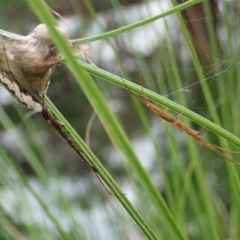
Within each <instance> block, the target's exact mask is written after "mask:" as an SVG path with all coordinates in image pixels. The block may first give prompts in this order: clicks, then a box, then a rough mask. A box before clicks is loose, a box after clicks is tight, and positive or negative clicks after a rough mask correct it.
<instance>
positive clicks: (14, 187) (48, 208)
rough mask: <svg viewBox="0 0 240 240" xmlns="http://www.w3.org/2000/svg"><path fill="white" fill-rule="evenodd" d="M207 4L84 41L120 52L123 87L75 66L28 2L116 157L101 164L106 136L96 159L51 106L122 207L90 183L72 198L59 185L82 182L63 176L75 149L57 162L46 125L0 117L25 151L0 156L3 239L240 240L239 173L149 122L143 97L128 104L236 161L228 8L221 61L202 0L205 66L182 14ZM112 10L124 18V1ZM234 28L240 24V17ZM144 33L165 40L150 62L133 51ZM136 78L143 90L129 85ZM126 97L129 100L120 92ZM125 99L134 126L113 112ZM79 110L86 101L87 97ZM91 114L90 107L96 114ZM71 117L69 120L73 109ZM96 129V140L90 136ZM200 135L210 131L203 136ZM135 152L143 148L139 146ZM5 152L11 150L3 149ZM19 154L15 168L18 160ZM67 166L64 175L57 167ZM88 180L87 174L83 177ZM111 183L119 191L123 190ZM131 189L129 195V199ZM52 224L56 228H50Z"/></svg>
mask: <svg viewBox="0 0 240 240" xmlns="http://www.w3.org/2000/svg"><path fill="white" fill-rule="evenodd" d="M69 2H71V1H69ZM87 2H88V3H87V4H86V6H85V7H86V9H87V10H88V11H89V12H90V13H91V14H92V18H93V19H94V22H96V23H98V24H99V25H98V27H99V28H100V29H103V26H102V25H101V24H100V19H99V18H98V14H97V13H96V12H95V10H94V6H92V5H91V3H90V2H89V1H87ZM199 2H200V1H194V0H193V1H188V2H186V3H184V4H182V5H179V6H177V4H176V2H175V1H174V0H173V1H172V4H173V7H172V8H171V9H169V10H167V11H163V12H162V13H161V14H158V15H156V16H154V17H149V18H146V19H145V20H141V21H138V22H137V23H132V24H127V23H124V19H121V20H122V22H121V23H122V26H121V27H119V28H117V27H116V30H114V31H107V30H104V33H103V34H99V35H96V36H92V37H86V38H84V39H81V40H80V41H84V40H85V41H86V40H87V41H92V46H93V45H94V44H95V43H97V41H102V42H101V43H102V45H104V44H106V43H107V46H108V47H109V48H111V49H112V50H113V51H114V53H115V63H114V65H116V66H117V72H118V74H117V75H120V77H119V76H116V75H115V74H112V73H111V69H110V70H108V71H107V70H106V71H105V70H103V69H101V68H97V67H93V66H91V65H89V64H86V63H84V62H82V61H79V60H78V59H76V57H75V56H74V55H73V54H72V52H71V50H70V49H69V47H68V46H67V44H66V43H65V42H64V41H63V40H62V39H61V36H59V34H58V33H57V31H56V30H55V28H54V25H56V22H55V19H54V17H53V16H52V14H51V12H50V11H49V9H48V8H47V7H46V5H44V3H43V2H42V1H40V0H38V1H31V0H26V3H27V5H28V6H29V7H30V9H31V10H32V12H33V13H34V14H35V15H36V16H37V17H38V18H39V20H40V21H41V22H45V23H46V24H47V25H48V27H49V30H50V33H51V36H52V39H53V41H54V42H55V44H56V46H57V47H58V49H59V51H60V52H61V53H62V54H63V55H64V57H65V61H66V63H67V66H68V67H69V69H70V71H71V72H72V74H73V76H74V79H75V80H76V82H77V85H76V88H78V87H80V88H81V89H82V91H83V93H84V95H85V96H86V98H87V100H88V102H89V103H90V104H91V106H92V108H93V109H94V111H95V112H96V114H97V116H98V119H99V122H98V123H97V122H96V121H95V124H99V125H100V123H101V125H102V126H103V129H104V134H105V135H107V138H108V140H109V141H110V142H111V144H112V145H110V146H111V147H112V146H114V148H115V149H116V151H115V150H112V151H114V157H113V154H112V155H111V154H110V151H109V152H108V154H105V155H104V154H94V153H93V152H96V151H101V148H100V147H102V146H105V147H106V145H104V143H103V142H105V141H107V140H105V139H106V138H105V136H104V137H103V136H102V135H100V136H97V135H96V136H95V137H96V140H95V139H92V138H93V134H92V136H91V141H92V142H96V145H99V146H100V147H99V148H97V147H96V146H94V144H91V145H93V147H88V146H87V145H86V144H85V142H84V141H83V140H82V139H81V138H80V137H79V135H78V134H77V133H76V131H75V130H74V126H73V125H74V124H72V123H71V120H70V119H68V117H69V116H68V114H65V116H66V119H67V120H66V119H65V118H64V117H63V116H62V114H61V113H60V112H61V111H59V110H58V109H57V108H56V106H55V105H54V104H53V103H52V102H51V101H50V100H49V99H48V98H47V100H46V103H47V105H48V106H49V107H50V108H51V110H52V111H53V112H54V113H55V115H56V116H57V118H58V119H59V120H60V121H61V122H62V123H64V125H65V126H66V128H67V131H68V132H69V134H70V135H71V136H72V138H74V140H75V142H76V143H77V144H78V146H79V148H80V149H81V150H82V151H83V152H84V154H85V156H86V157H87V160H88V162H89V163H90V164H91V165H92V166H94V168H95V169H97V171H98V173H99V177H100V178H101V179H102V182H103V184H104V186H106V188H107V189H109V190H110V191H111V193H112V194H113V195H114V196H110V194H109V193H106V195H104V192H105V190H103V191H99V185H98V184H96V182H94V183H93V184H91V186H90V184H89V181H91V180H90V179H91V175H90V174H89V173H87V174H86V176H83V178H82V180H81V181H82V183H83V184H82V185H81V186H85V185H86V188H87V189H85V190H80V189H79V187H76V188H74V184H73V183H71V185H69V186H71V188H72V189H69V191H70V195H71V196H70V197H69V196H68V195H67V194H66V189H64V187H63V186H61V183H62V182H63V180H64V179H65V180H66V181H73V182H74V181H75V180H76V179H78V180H79V175H80V171H78V170H76V172H74V171H70V172H67V171H66V172H65V171H64V168H66V166H68V165H71V164H73V163H72V156H71V153H69V152H70V150H69V151H68V150H67V151H68V152H67V153H66V157H65V158H63V159H59V158H58V157H59V156H61V154H62V150H63V149H68V146H66V145H64V144H63V143H62V145H61V147H58V148H53V149H52V150H50V151H49V148H50V146H52V144H51V142H48V141H47V139H46V140H45V141H46V143H45V142H44V143H43V142H42V140H38V134H39V133H40V130H39V126H41V128H43V129H44V130H45V132H48V133H49V134H50V135H51V134H54V133H53V131H52V130H51V128H50V127H49V126H47V125H44V123H42V122H41V120H40V119H39V118H38V117H39V116H34V117H32V118H31V119H27V120H25V119H24V115H23V111H21V110H18V106H16V109H17V111H15V112H14V113H15V115H16V114H17V115H18V116H19V119H21V120H22V121H23V122H24V123H25V124H24V128H23V129H22V128H17V127H15V123H14V122H12V121H11V120H10V118H9V116H8V114H9V115H11V117H12V116H13V115H14V114H11V112H10V113H9V112H8V111H7V110H6V109H3V108H0V122H1V125H2V126H3V127H4V128H5V129H6V131H7V134H8V135H9V136H11V139H13V141H14V143H15V145H16V148H17V150H16V149H14V150H10V151H9V152H8V153H6V151H4V150H3V149H0V165H1V168H0V169H1V178H0V183H1V188H2V189H1V191H2V193H3V196H4V193H5V196H4V197H3V199H2V201H1V202H0V203H1V206H2V207H1V212H0V213H1V215H0V226H1V230H2V231H1V233H0V234H1V237H2V238H3V239H25V238H26V239H107V238H108V239H113V238H114V239H136V236H137V239H142V238H144V236H146V238H148V239H216V240H217V239H227V238H233V239H239V238H240V230H239V228H238V222H239V218H240V209H239V204H238V203H239V196H240V189H239V174H238V173H239V170H238V167H237V166H235V165H233V164H232V163H229V162H226V161H225V160H224V159H223V158H222V157H220V156H218V155H216V154H215V153H214V152H212V151H210V150H209V149H207V148H205V147H203V146H202V145H201V144H200V143H198V142H197V141H196V140H194V139H192V138H190V137H189V136H186V135H184V133H180V132H179V131H178V130H177V129H176V127H175V126H173V125H171V124H169V123H167V122H162V121H159V117H158V116H155V115H154V114H153V113H152V112H150V111H147V110H146V109H145V106H143V105H142V104H141V103H140V102H139V101H138V100H137V99H136V98H134V97H133V98H132V99H131V98H130V96H131V94H129V90H130V91H131V92H133V93H135V94H138V95H142V94H143V93H144V95H145V96H146V97H147V98H148V99H149V100H151V101H153V102H154V103H156V105H158V106H159V107H160V108H164V109H165V108H168V109H167V111H169V112H171V111H172V112H175V113H177V114H178V115H177V114H176V116H177V117H178V118H179V119H181V121H183V122H184V123H185V124H186V125H187V126H188V127H189V128H193V129H196V131H199V132H201V135H202V136H204V138H205V139H207V140H208V141H210V142H213V143H214V144H216V145H220V146H221V147H223V148H225V149H229V150H236V149H235V148H234V147H235V146H233V144H235V145H236V146H240V139H239V138H238V137H237V136H236V135H237V133H238V132H239V131H238V130H239V129H238V128H239V127H238V126H239V124H238V119H239V108H238V99H237V97H236V96H238V92H239V90H238V82H237V79H238V77H239V70H238V68H237V67H238V65H237V63H238V62H239V61H238V59H237V55H236V52H237V50H238V49H239V45H238V43H236V42H235V45H234V46H233V40H232V38H231V36H234V37H235V38H236V39H238V38H239V32H237V30H236V29H239V28H237V27H236V26H233V25H232V24H231V22H230V21H229V18H228V17H227V16H228V13H229V12H228V11H230V10H229V8H230V6H229V5H228V4H227V3H225V6H224V7H225V8H224V9H226V10H225V11H226V12H223V13H222V15H221V21H222V26H221V28H222V29H221V30H222V31H225V32H226V33H227V34H226V35H225V36H226V39H225V40H222V43H220V46H221V44H223V43H227V44H226V45H225V46H226V47H224V48H222V53H221V54H220V52H219V48H217V46H218V44H219V43H218V37H217V36H216V34H215V31H214V26H213V25H214V23H213V19H212V16H211V13H210V12H209V8H210V5H209V1H203V6H204V7H203V9H204V13H205V20H206V23H207V31H208V32H209V42H210V45H211V49H212V52H211V53H210V52H209V55H205V56H203V59H204V57H206V59H205V60H202V59H201V60H200V57H199V54H198V52H197V51H196V49H195V46H194V44H193V41H192V38H191V36H190V34H189V32H188V30H187V28H186V26H185V23H184V21H183V19H182V15H180V12H179V11H180V10H183V9H186V8H189V7H190V6H192V5H195V4H196V3H199ZM112 4H113V3H112ZM149 4H150V2H147V1H146V2H145V3H144V5H142V6H144V9H147V10H149V16H153V14H152V13H151V9H152V8H150V7H149V6H150V5H149ZM113 6H114V8H115V9H114V10H115V11H116V12H119V13H121V11H123V10H124V9H123V7H121V5H120V4H119V2H117V1H115V3H114V4H113ZM236 7H237V5H236ZM170 16H176V17H177V19H178V23H179V28H180V29H181V30H180V31H179V32H178V33H177V34H176V36H179V40H181V43H178V45H176V42H175V41H174V39H173V37H172V36H173V35H172V34H173V33H172V32H171V31H172V28H171V25H170V23H169V22H168V21H167V17H170ZM235 17H236V18H238V19H239V15H235ZM157 20H158V21H159V20H161V21H163V26H164V37H162V35H160V33H159V31H158V28H159V26H160V23H159V22H158V21H157ZM124 24H125V25H124ZM145 24H147V25H145ZM235 24H238V22H237V21H236V22H235ZM146 26H148V27H149V28H153V29H154V30H155V34H156V36H155V39H157V44H156V46H155V49H154V51H151V52H150V54H149V55H148V54H146V51H145V50H146V49H147V47H148V46H145V49H144V50H143V51H140V50H139V49H138V48H134V43H133V44H131V41H133V39H134V33H135V32H134V31H135V30H136V28H138V29H141V28H142V29H143V31H144V30H148V29H147V28H144V27H146ZM161 26H162V25H161ZM176 31H177V30H176ZM120 33H121V35H120V36H121V37H122V38H123V39H124V40H125V41H124V42H125V43H126V45H125V46H124V47H122V46H121V45H120V46H118V41H120V39H118V35H119V34H120ZM143 36H144V37H145V38H146V39H144V40H145V41H144V42H145V44H146V43H148V35H147V34H146V35H144V34H141V36H139V39H140V38H141V37H143ZM161 38H163V39H161ZM220 39H221V38H220ZM139 44H140V43H139ZM100 46H101V44H100ZM129 49H130V51H129ZM100 50H101V49H99V54H101V51H100ZM121 51H122V52H121ZM124 53H128V54H130V53H131V59H130V60H129V59H128V57H129V56H128V54H125V55H124ZM93 55H94V53H93ZM207 57H209V58H211V63H209V64H207V67H206V68H205V67H204V66H203V61H206V62H207V61H208V60H207ZM103 58H104V57H103ZM183 59H187V60H183ZM93 61H94V57H93ZM127 61H129V62H130V65H131V66H134V65H135V66H136V67H135V69H131V68H129V67H128V65H127V64H126V62H127ZM132 61H134V63H133V62H132ZM206 62H204V63H206ZM97 65H98V64H97ZM133 68H134V67H133ZM139 71H140V72H141V75H142V77H143V80H144V86H146V87H147V88H149V89H152V90H148V89H146V88H143V87H142V86H141V85H140V84H139V76H138V72H139ZM121 76H123V77H121ZM133 78H134V81H135V82H136V83H137V84H135V83H133V82H131V81H130V79H133ZM102 80H105V82H104V81H102ZM126 86H127V87H126ZM121 88H123V89H126V88H128V90H124V91H123V90H122V89H121ZM50 89H51V86H50ZM185 90H186V91H185ZM120 93H121V94H122V97H121V99H120V102H121V106H124V107H127V108H128V116H129V117H128V116H127V117H124V116H123V114H121V112H116V111H115V109H114V108H111V105H110V104H109V103H110V102H111V101H113V100H115V101H116V95H117V96H118V94H119V95H120ZM63 94H64V92H63ZM164 96H166V97H164ZM131 100H133V101H131ZM77 101H79V102H80V103H82V102H83V101H82V100H80V98H79V100H78V99H77ZM118 101H119V99H118ZM194 101H195V102H196V105H194V103H193V102H194ZM56 105H57V104H56ZM70 106H71V105H70ZM86 106H87V107H86V108H90V106H89V105H86ZM79 108H80V106H79ZM199 109H201V110H202V111H201V110H199ZM63 111H66V107H65V109H63ZM173 114H174V113H173ZM75 118H76V117H75ZM209 119H210V120H209ZM15 121H17V120H15ZM77 124H79V121H77ZM136 126H137V127H136ZM135 127H136V128H137V129H142V130H141V133H139V134H137V137H133V136H132V135H131V134H133V133H134V131H133V132H132V129H134V128H135ZM92 129H93V130H92V131H93V132H94V126H93V127H92ZM159 129H160V130H159ZM204 129H205V130H208V131H205V132H203V131H204ZM98 133H99V132H98ZM23 136H24V138H23ZM56 139H58V138H56ZM146 140H147V142H148V143H147V144H145V142H146ZM56 141H61V140H59V139H58V140H56ZM136 142H137V143H138V145H139V146H140V147H137V148H136V147H134V144H136ZM230 143H231V144H230ZM3 145H4V147H5V148H6V147H7V144H3ZM149 145H151V147H149ZM146 146H148V147H146ZM149 148H150V150H151V151H150V150H149ZM91 149H92V150H91ZM58 151H59V152H61V154H60V155H57V153H58ZM138 151H139V152H140V153H139V152H138ZM20 152H21V155H20V157H19V158H20V159H18V158H17V157H16V156H17V155H19V153H20ZM146 152H147V153H146ZM141 154H142V155H143V156H141ZM226 156H228V157H229V158H231V159H234V160H236V161H237V159H238V158H239V157H238V155H234V154H232V153H226ZM74 157H75V156H74ZM74 157H73V158H74ZM143 157H144V159H143ZM112 158H117V159H120V158H123V159H124V161H121V162H120V163H119V162H118V163H115V164H116V165H117V166H118V167H117V168H116V167H115V168H114V167H111V161H112ZM16 159H18V160H19V162H17V161H16ZM23 159H24V160H23ZM59 160H61V162H62V164H63V166H64V167H62V168H61V164H60V163H59ZM104 160H106V161H104ZM21 161H24V162H25V161H26V162H27V163H28V166H29V169H31V170H29V172H28V171H27V170H26V168H24V166H23V165H21ZM73 168H74V167H73ZM106 169H108V170H106ZM65 170H66V169H65ZM73 173H74V174H75V175H74V176H73ZM81 173H82V174H83V175H84V174H85V173H86V171H82V172H81ZM64 175H66V176H64ZM76 177H77V178H76ZM115 181H117V182H119V185H120V187H119V186H118V184H117V183H116V182H115ZM64 186H65V185H64ZM125 190H127V191H130V192H131V195H133V197H132V199H131V195H130V196H129V194H128V192H125ZM73 193H74V194H73ZM81 193H82V196H81ZM125 193H126V194H125ZM8 194H12V196H14V197H13V198H16V196H18V198H19V199H18V200H15V201H13V203H10V205H11V206H13V207H14V208H13V209H11V211H10V210H9V209H8V208H6V203H7V201H9V200H8V199H9V198H7V195H8ZM73 195H74V196H73ZM29 196H31V198H32V199H33V201H34V202H35V204H36V206H38V207H37V208H35V209H34V208H32V207H31V204H30V203H29V204H28V201H30V200H29ZM99 202H101V203H99ZM94 203H95V204H96V206H97V207H96V209H95V208H94V206H95V205H94ZM107 203H108V204H109V206H110V209H109V208H108V205H107ZM112 210H113V211H112ZM22 211H25V212H26V213H27V214H26V215H27V216H28V218H26V219H24V217H23V216H24V214H22V213H21V212H22ZM99 212H102V215H101V217H100V219H101V220H99V226H97V225H96V224H94V220H96V219H97V218H98V217H99V216H98V215H99ZM17 213H18V214H17ZM13 214H17V216H14V215H13ZM36 214H39V218H42V219H47V220H43V221H37V219H39V218H35V217H36ZM42 215H43V216H42ZM91 215H92V216H91ZM29 218H30V220H29ZM102 219H103V220H102ZM45 221H47V222H48V224H43V223H44V222H45ZM135 224H136V225H135ZM136 226H137V227H136ZM103 233H105V235H104V234H103Z"/></svg>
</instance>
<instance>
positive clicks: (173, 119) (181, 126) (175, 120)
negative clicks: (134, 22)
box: [122, 75, 240, 166]
mask: <svg viewBox="0 0 240 240" xmlns="http://www.w3.org/2000/svg"><path fill="white" fill-rule="evenodd" d="M122 80H123V79H122ZM123 82H124V80H123ZM142 82H143V81H142V77H141V75H140V84H141V88H142V96H139V95H137V94H135V93H133V92H132V91H131V90H130V89H129V88H128V86H127V85H126V83H125V82H124V85H125V87H126V89H127V90H128V91H129V92H130V94H132V95H133V96H134V97H136V98H137V99H138V100H139V101H141V102H142V103H143V104H145V105H146V106H147V107H148V108H149V109H150V110H151V111H152V112H153V113H154V114H156V115H158V116H159V117H160V118H162V119H163V120H165V121H167V122H169V123H171V124H172V125H174V126H176V127H177V129H178V130H179V131H180V132H185V133H186V134H187V135H189V136H190V137H192V138H194V139H195V140H197V141H198V142H200V143H201V144H203V145H204V146H205V147H207V148H209V149H210V150H212V151H214V152H215V153H217V154H218V155H220V156H222V157H223V158H225V159H226V160H228V161H229V162H232V163H234V164H235V165H237V166H240V163H239V162H236V161H234V160H232V159H231V158H229V157H227V156H225V155H224V154H223V153H222V152H228V153H236V154H237V153H240V152H235V151H230V150H227V149H224V148H221V147H219V146H216V145H214V144H212V143H211V142H209V141H207V140H206V139H204V138H203V137H202V136H201V134H200V132H198V131H196V130H194V129H191V128H188V127H187V126H186V125H185V124H184V123H183V122H181V121H180V120H179V119H178V118H176V117H175V116H173V115H172V114H170V113H168V112H167V111H164V110H163V109H161V108H159V107H157V106H156V105H155V104H154V103H152V102H150V101H149V100H148V99H147V98H146V96H145V94H144V91H143V87H142V86H143V83H142Z"/></svg>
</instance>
